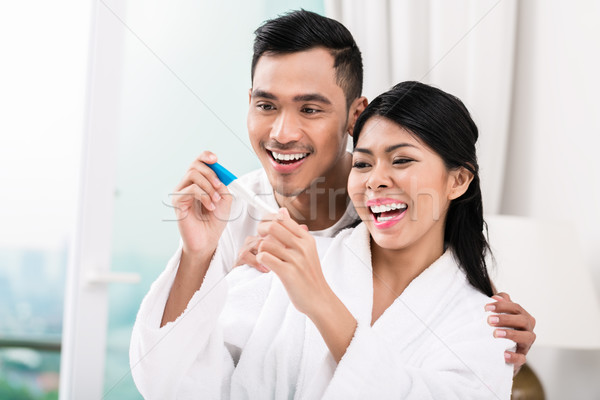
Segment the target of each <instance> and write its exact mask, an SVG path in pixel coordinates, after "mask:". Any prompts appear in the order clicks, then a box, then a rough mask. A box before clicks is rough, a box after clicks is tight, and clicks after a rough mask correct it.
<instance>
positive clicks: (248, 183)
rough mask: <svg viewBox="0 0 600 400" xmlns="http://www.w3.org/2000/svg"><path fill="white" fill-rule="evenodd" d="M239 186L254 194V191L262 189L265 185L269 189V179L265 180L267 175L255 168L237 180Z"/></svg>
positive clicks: (262, 170) (260, 169)
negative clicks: (241, 185)
mask: <svg viewBox="0 0 600 400" xmlns="http://www.w3.org/2000/svg"><path fill="white" fill-rule="evenodd" d="M238 180H239V181H240V183H241V184H243V185H244V186H245V187H247V188H248V189H251V190H253V191H255V192H256V190H254V189H257V190H258V189H264V187H265V185H267V186H268V187H270V186H271V185H270V184H269V179H268V178H267V173H266V172H265V170H264V169H262V168H257V169H255V170H252V171H250V172H247V173H245V174H243V175H242V176H240V177H239V178H238Z"/></svg>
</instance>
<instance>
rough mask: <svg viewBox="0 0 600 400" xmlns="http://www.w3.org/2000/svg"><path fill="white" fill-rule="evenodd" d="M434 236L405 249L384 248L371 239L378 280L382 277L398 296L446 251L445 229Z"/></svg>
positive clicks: (374, 271) (384, 283) (375, 274)
mask: <svg viewBox="0 0 600 400" xmlns="http://www.w3.org/2000/svg"><path fill="white" fill-rule="evenodd" d="M432 233H433V232H432ZM433 236H434V238H429V240H426V239H427V238H421V240H420V241H418V242H417V243H413V244H412V245H410V246H408V247H406V248H403V249H384V248H382V247H380V246H379V245H377V243H375V241H373V239H371V262H372V265H373V278H374V281H375V280H376V279H377V280H379V281H381V283H382V284H383V285H384V286H386V287H388V289H389V290H391V291H393V293H394V294H395V297H398V296H399V295H400V294H401V293H402V292H403V291H404V289H406V287H407V286H408V285H409V284H410V282H412V280H413V279H415V278H416V277H417V276H419V275H420V274H421V273H422V272H423V271H424V270H425V269H427V267H429V266H430V265H431V264H433V263H434V262H435V261H436V260H437V259H438V258H440V257H441V256H442V254H444V237H443V232H441V233H439V234H436V235H433Z"/></svg>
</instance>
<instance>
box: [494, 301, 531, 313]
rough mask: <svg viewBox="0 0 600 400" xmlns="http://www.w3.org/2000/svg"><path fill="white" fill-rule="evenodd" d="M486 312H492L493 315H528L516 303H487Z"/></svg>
mask: <svg viewBox="0 0 600 400" xmlns="http://www.w3.org/2000/svg"><path fill="white" fill-rule="evenodd" d="M486 310H488V311H493V312H495V313H506V314H528V313H527V311H525V310H524V309H523V307H521V306H520V305H519V304H517V303H513V302H512V301H497V302H495V303H489V304H487V306H486Z"/></svg>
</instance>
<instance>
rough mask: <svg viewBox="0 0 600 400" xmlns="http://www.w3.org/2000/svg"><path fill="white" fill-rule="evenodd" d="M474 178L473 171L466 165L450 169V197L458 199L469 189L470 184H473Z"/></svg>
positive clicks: (450, 198)
mask: <svg viewBox="0 0 600 400" xmlns="http://www.w3.org/2000/svg"><path fill="white" fill-rule="evenodd" d="M472 180H473V173H472V172H471V171H469V170H468V169H466V168H465V167H459V168H456V169H453V170H452V171H450V176H449V185H450V190H449V192H448V193H449V194H448V199H449V200H454V199H458V198H459V197H460V196H462V195H463V194H465V192H466V191H467V190H468V189H469V185H470V184H471V181H472Z"/></svg>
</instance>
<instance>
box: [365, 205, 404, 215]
mask: <svg viewBox="0 0 600 400" xmlns="http://www.w3.org/2000/svg"><path fill="white" fill-rule="evenodd" d="M406 207H407V205H406V204H405V203H390V204H381V205H378V206H370V207H369V208H370V209H371V212H372V213H373V214H380V213H384V212H388V211H392V210H400V209H402V210H403V209H405V208H406Z"/></svg>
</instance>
